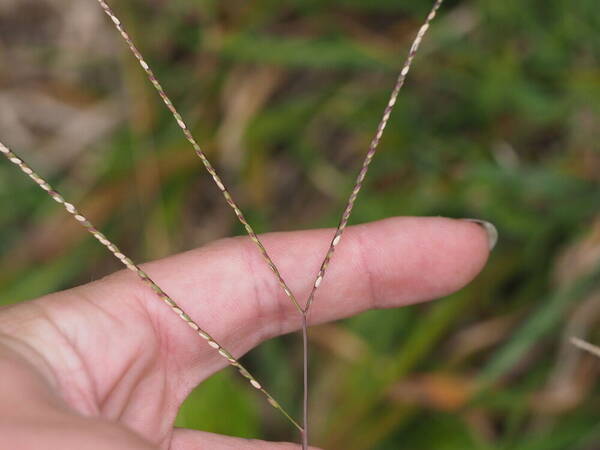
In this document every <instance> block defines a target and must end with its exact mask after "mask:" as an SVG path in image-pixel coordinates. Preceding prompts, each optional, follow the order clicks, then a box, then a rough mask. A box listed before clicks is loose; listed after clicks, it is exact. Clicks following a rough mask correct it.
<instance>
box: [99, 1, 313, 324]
mask: <svg viewBox="0 0 600 450" xmlns="http://www.w3.org/2000/svg"><path fill="white" fill-rule="evenodd" d="M98 3H99V4H100V7H101V8H102V9H103V10H104V12H105V13H106V15H107V16H108V17H110V19H111V20H112V22H113V23H114V25H115V28H116V29H117V31H118V32H119V34H120V35H121V37H122V38H123V40H124V41H125V43H126V44H127V47H129V50H131V53H133V56H135V58H136V59H137V60H138V62H139V64H140V66H141V67H142V69H144V72H146V76H147V77H148V80H149V81H150V83H151V84H152V86H153V87H154V89H155V90H156V92H157V93H158V95H159V96H160V98H161V99H162V101H163V103H164V104H165V106H166V107H167V109H168V110H169V111H170V112H171V115H172V116H173V118H174V119H175V122H177V125H178V126H179V128H181V130H182V132H183V134H184V136H185V138H186V139H187V141H188V142H189V143H190V144H191V145H192V148H193V149H194V152H195V153H196V155H198V157H199V158H200V160H201V161H202V164H204V167H205V168H206V171H207V172H208V173H209V174H210V176H211V177H212V179H213V181H214V182H215V184H216V185H217V187H218V188H219V190H220V191H221V193H222V194H223V197H224V198H225V201H226V202H227V204H228V205H229V206H230V207H231V209H233V212H234V213H235V215H236V217H237V218H238V220H239V221H240V223H241V224H242V225H243V226H244V228H245V229H246V232H247V233H248V235H249V236H250V239H251V240H252V242H254V244H255V245H256V246H257V247H258V249H259V251H260V253H261V255H262V257H263V259H264V260H265V261H266V263H267V265H268V266H269V268H270V269H271V271H272V272H273V274H274V275H275V277H277V281H278V282H279V285H280V286H281V288H282V289H283V291H284V292H285V294H286V295H287V297H288V298H289V299H290V301H291V302H292V303H293V304H294V306H295V307H296V309H297V310H298V312H300V313H301V312H302V307H301V306H300V304H299V303H298V301H297V300H296V297H295V296H294V294H293V293H292V291H291V290H290V288H289V287H288V286H287V284H286V282H285V281H284V279H283V277H282V276H281V273H280V272H279V269H278V268H277V266H276V265H275V263H274V262H273V260H272V259H271V257H270V256H269V253H268V252H267V249H266V248H265V247H264V245H263V243H262V242H261V241H260V239H259V237H258V235H257V234H256V233H255V232H254V229H253V228H252V225H250V223H249V222H248V221H247V220H246V217H245V216H244V213H243V212H242V210H241V209H240V208H239V206H238V205H237V203H236V202H235V201H234V200H233V197H232V196H231V194H230V192H229V190H228V189H227V188H226V187H225V184H224V183H223V180H222V179H221V177H220V176H219V174H217V171H216V170H215V169H214V167H213V166H212V164H211V162H210V161H209V160H208V158H207V157H206V155H205V154H204V152H203V151H202V148H201V147H200V145H199V144H198V142H197V141H196V138H194V136H193V135H192V133H191V131H190V130H189V127H188V126H187V124H186V123H185V121H184V120H183V117H181V114H179V111H177V109H176V108H175V106H174V105H173V102H172V101H171V99H170V98H169V96H168V95H167V93H166V92H165V90H164V89H163V87H162V85H161V84H160V82H159V81H158V79H157V78H156V76H155V75H154V72H153V71H152V69H151V68H150V66H149V65H148V63H147V62H146V61H145V60H144V57H143V56H142V54H141V53H140V51H139V50H138V49H137V47H136V46H135V44H134V43H133V40H132V39H131V37H130V36H129V33H127V31H126V30H125V28H124V27H123V25H122V23H121V21H120V20H119V19H118V18H117V16H116V15H115V13H114V11H113V10H112V9H111V8H110V6H108V4H107V3H106V2H105V1H104V0H98Z"/></svg>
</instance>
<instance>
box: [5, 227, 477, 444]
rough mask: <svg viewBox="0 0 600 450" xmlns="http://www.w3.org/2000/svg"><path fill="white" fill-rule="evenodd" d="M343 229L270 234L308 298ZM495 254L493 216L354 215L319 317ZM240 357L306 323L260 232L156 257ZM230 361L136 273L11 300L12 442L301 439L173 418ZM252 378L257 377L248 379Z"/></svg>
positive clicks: (447, 281) (438, 280)
mask: <svg viewBox="0 0 600 450" xmlns="http://www.w3.org/2000/svg"><path fill="white" fill-rule="evenodd" d="M331 236H332V230H310V231H301V232H288V233H271V234H266V235H264V236H262V237H261V239H262V240H263V242H264V243H265V246H266V247H267V249H268V250H269V252H270V254H271V255H272V257H273V259H274V261H275V262H276V263H277V264H278V266H279V268H280V270H281V272H282V274H283V276H284V277H285V278H286V280H289V284H290V287H291V288H292V290H294V292H295V293H296V295H297V297H298V298H299V299H302V298H306V296H307V295H308V293H309V291H310V288H311V286H312V283H313V282H314V279H313V278H314V274H315V273H316V271H317V268H318V266H319V264H320V262H321V258H322V256H323V254H324V252H325V251H326V249H327V244H328V242H329V239H331ZM487 257H488V241H487V235H486V233H485V231H484V230H483V228H481V227H480V226H478V225H476V224H474V223H470V222H466V221H461V220H453V219H444V218H392V219H386V220H382V221H378V222H373V223H369V224H365V225H359V226H354V227H350V228H348V230H347V232H346V233H345V234H344V239H343V240H342V243H341V244H340V245H339V247H338V250H337V252H336V255H335V257H334V260H333V263H332V265H331V268H330V270H329V271H328V273H327V275H326V277H325V279H324V281H323V283H322V285H321V287H320V289H319V292H318V294H317V297H316V299H315V302H314V304H313V307H312V309H311V312H310V324H311V325H315V324H319V323H324V322H329V321H332V320H337V319H341V318H344V317H349V316H352V315H355V314H359V313H360V312H363V311H365V310H368V309H374V308H395V307H400V306H404V305H408V304H411V303H416V302H422V301H427V300H430V299H433V298H438V297H441V296H445V295H448V294H450V293H452V292H454V291H456V290H458V289H460V288H462V287H463V286H464V285H465V284H467V283H468V282H469V281H471V280H472V279H473V278H474V277H475V276H476V275H477V274H478V273H479V271H480V270H481V269H482V267H483V266H484V264H485V262H486V260H487ZM143 268H144V270H145V271H146V272H147V273H148V274H149V275H150V276H151V277H152V278H153V279H154V280H155V281H156V282H157V283H158V284H159V285H160V286H161V287H163V289H164V290H165V291H166V292H167V293H169V294H170V295H171V296H172V298H173V299H175V300H176V301H177V302H178V303H179V304H180V305H181V306H182V307H183V308H184V309H185V310H186V311H187V312H188V313H189V314H190V316H192V317H193V318H194V319H196V321H197V322H198V323H199V324H200V326H202V327H203V328H205V329H206V330H207V331H208V332H209V333H211V334H212V335H213V336H215V338H216V339H217V340H218V341H219V342H221V343H222V344H223V345H224V346H225V347H226V348H227V349H228V350H230V351H231V352H232V353H233V354H234V355H235V356H236V357H240V356H241V355H243V354H244V353H246V352H248V351H249V350H250V349H251V348H253V347H255V346H256V345H258V344H260V343H261V342H263V341H264V340H266V339H270V338H272V337H275V336H278V335H281V334H285V333H289V332H292V331H295V330H297V329H298V328H299V326H300V324H301V318H300V316H299V315H298V313H297V311H296V310H295V309H294V307H293V305H292V304H291V302H290V301H289V299H288V298H287V297H286V296H285V294H284V293H283V292H282V291H281V289H280V287H279V286H278V284H277V282H276V280H275V278H274V276H273V274H272V273H271V272H270V271H269V269H268V268H267V267H266V265H265V264H264V262H263V261H262V259H261V257H260V255H259V254H258V252H257V251H256V250H255V248H254V247H253V244H252V243H251V242H250V241H249V240H248V239H247V238H230V239H224V240H220V241H217V242H215V243H212V244H210V245H207V246H205V247H202V248H199V249H196V250H192V251H189V252H186V253H182V254H178V255H175V256H171V257H168V258H165V259H162V260H159V261H155V262H151V263H148V264H145V265H144V266H143ZM226 365H227V364H226V361H225V360H224V359H223V358H222V357H220V356H219V355H218V354H217V353H216V352H215V351H214V350H213V349H211V348H210V347H209V346H207V345H206V343H205V342H203V341H202V340H201V339H200V338H199V337H198V336H197V335H195V334H194V332H193V330H191V329H189V328H188V327H187V326H186V325H185V324H184V323H183V322H182V321H181V320H180V319H179V318H178V317H177V316H175V314H173V313H172V312H170V311H169V309H168V308H167V307H166V306H165V305H164V304H163V303H161V302H160V301H158V300H157V298H156V297H155V296H154V294H153V293H152V291H151V290H150V289H149V288H147V287H146V286H145V285H144V284H142V283H141V282H140V281H139V280H138V279H137V278H136V277H135V275H133V274H132V273H130V272H128V271H121V272H117V273H115V274H112V275H110V276H108V277H106V278H104V279H102V280H99V281H96V282H93V283H90V284H86V285H83V286H79V287H76V288H74V289H69V290H67V291H64V292H58V293H53V294H50V295H47V296H44V297H42V298H39V299H36V300H32V301H29V302H25V303H21V304H19V305H16V306H13V307H9V308H5V309H2V310H0V373H2V382H1V383H0V418H1V420H0V446H1V447H2V448H10V449H14V450H29V449H36V450H37V449H40V448H57V449H58V448H65V449H70V448H77V449H79V450H88V449H90V450H91V449H93V450H101V449H115V448H123V449H125V448H126V449H139V450H156V449H171V450H200V449H207V450H225V449H264V450H284V449H288V448H289V449H292V448H298V444H288V443H269V442H263V441H258V440H246V439H238V438H233V437H228V436H220V435H215V434H211V433H205V432H201V431H194V430H184V429H174V428H173V421H174V419H175V416H176V414H177V411H178V408H179V406H180V405H181V403H182V401H183V400H184V399H185V398H186V396H187V395H188V394H189V393H190V392H191V390H192V389H193V388H194V387H195V386H197V385H198V384H199V383H201V382H202V381H203V380H204V379H206V378H207V377H209V376H210V375H211V374H213V373H215V372H216V371H219V370H221V369H223V368H224V367H225V366H226ZM249 389H251V388H250V387H249Z"/></svg>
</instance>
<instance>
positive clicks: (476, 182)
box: [0, 0, 600, 450]
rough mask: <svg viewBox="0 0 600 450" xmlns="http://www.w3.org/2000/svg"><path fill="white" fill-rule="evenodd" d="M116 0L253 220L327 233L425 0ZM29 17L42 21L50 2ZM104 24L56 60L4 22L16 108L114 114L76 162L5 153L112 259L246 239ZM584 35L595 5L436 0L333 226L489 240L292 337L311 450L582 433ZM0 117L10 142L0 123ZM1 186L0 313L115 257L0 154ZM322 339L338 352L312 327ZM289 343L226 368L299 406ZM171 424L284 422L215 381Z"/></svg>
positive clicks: (592, 410)
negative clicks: (470, 270) (474, 263)
mask: <svg viewBox="0 0 600 450" xmlns="http://www.w3.org/2000/svg"><path fill="white" fill-rule="evenodd" d="M89 3H90V4H89V6H86V8H90V9H93V8H96V5H95V2H92V1H90V2H89ZM38 7H39V6H38ZM114 7H115V8H116V10H117V12H118V13H119V14H120V15H121V16H122V17H123V20H124V22H125V23H127V24H128V27H129V29H130V30H131V31H132V34H133V35H134V37H135V40H136V42H138V43H139V46H140V48H141V49H142V51H143V53H144V55H145V56H146V59H147V60H148V61H149V62H150V63H151V65H152V66H153V67H154V68H155V70H156V73H157V75H158V77H159V79H161V80H162V81H163V84H164V86H165V88H166V90H167V91H168V92H169V93H170V94H171V95H172V97H173V99H174V101H175V103H176V104H177V105H179V108H180V110H181V112H182V113H183V115H184V116H185V117H187V118H188V121H189V123H190V124H192V125H193V126H192V128H193V131H194V133H195V135H196V136H197V138H198V140H199V141H200V142H201V143H202V145H203V147H204V149H205V151H206V152H207V153H208V155H209V156H210V157H211V159H213V161H214V162H215V163H216V165H217V166H218V167H219V169H220V170H221V172H222V173H223V174H224V178H225V179H226V180H227V182H228V184H229V185H230V186H232V188H233V189H232V190H233V191H234V194H235V196H236V198H239V199H240V202H241V204H242V206H243V209H244V210H245V211H246V212H247V215H248V217H249V218H250V219H251V222H252V223H253V224H254V225H256V227H257V229H258V230H260V231H261V232H264V231H269V230H285V229H297V228H309V227H314V226H334V225H335V224H336V223H337V217H338V215H339V213H340V211H341V208H342V207H343V204H344V202H345V199H346V196H347V194H348V191H349V189H350V186H351V184H352V182H353V179H354V176H355V172H356V170H357V167H358V165H359V163H360V161H361V158H362V156H363V155H364V152H365V149H366V147H367V145H368V142H369V140H370V138H371V136H372V134H373V133H374V130H375V127H376V125H377V122H378V120H379V118H380V115H381V112H382V109H383V106H384V105H385V102H386V100H387V96H388V95H389V90H390V89H391V87H392V85H393V81H394V78H395V76H396V71H397V70H398V69H399V68H400V66H401V63H402V61H403V58H404V54H405V53H406V51H407V47H408V45H409V43H410V39H411V37H412V36H413V35H414V33H415V32H416V29H417V27H418V25H419V24H420V22H421V21H422V20H423V18H424V16H425V14H426V13H427V11H428V9H429V7H430V2H429V1H423V0H419V1H416V0H415V1H408V0H369V1H363V0H327V1H324V0H319V1H316V0H312V1H299V0H285V1H277V2H276V1H272V0H254V1H251V2H248V1H228V2H217V1H214V0H210V1H209V0H205V1H195V2H194V1H188V0H176V1H170V2H159V1H147V0H143V1H142V0H130V1H126V2H120V4H118V5H117V4H115V5H114ZM43 11H46V10H43ZM0 14H4V15H5V16H6V17H10V14H23V12H16V13H15V12H11V10H10V9H8V11H4V10H3V11H2V12H0ZM57 16H58V17H59V18H58V19H57V18H56V17H57ZM41 17H42V19H40V20H55V21H56V20H58V21H59V22H60V14H59V13H56V14H55V15H52V16H51V15H50V14H47V11H46V12H45V13H44V14H42V15H41ZM48 17H52V19H48ZM103 20H104V19H103V18H101V20H100V21H99V22H98V23H100V24H101V25H100V28H99V30H100V31H99V32H98V34H95V35H94V43H96V44H97V45H98V48H100V47H102V46H107V48H109V49H112V50H111V51H109V52H108V53H102V52H100V51H98V53H94V51H93V50H92V51H90V50H86V51H85V52H83V51H82V52H80V53H77V52H75V54H74V56H73V61H69V62H68V65H66V64H67V63H65V62H64V60H61V61H59V62H56V58H57V57H58V56H60V55H62V54H63V52H65V51H66V50H65V49H64V48H62V47H61V46H60V45H58V44H56V45H54V44H53V41H52V39H51V38H53V36H54V35H53V34H52V33H53V31H44V29H43V28H36V31H35V33H48V34H47V35H45V36H46V40H44V41H43V42H44V43H40V42H41V41H37V40H35V39H34V38H33V37H32V35H31V34H27V27H28V26H29V27H30V26H32V25H31V24H30V23H29V22H28V21H26V20H23V21H18V20H17V21H16V22H15V23H16V24H17V25H15V26H19V27H22V28H23V30H22V36H21V35H18V33H17V37H16V38H15V37H14V36H15V33H11V35H10V38H9V35H8V31H3V30H2V29H1V28H0V42H2V45H3V46H4V47H3V49H4V50H7V49H9V48H16V47H18V48H19V49H21V50H22V54H21V53H19V54H17V55H16V56H15V55H12V56H11V54H9V53H6V54H5V56H4V60H5V62H6V61H12V64H11V65H7V64H3V67H2V68H1V69H0V89H1V90H2V91H9V90H12V89H18V92H19V93H21V94H22V95H21V97H19V98H24V97H23V96H24V95H25V94H23V93H27V92H34V93H35V92H39V91H40V90H43V91H44V92H46V93H47V92H51V93H52V96H53V97H54V99H55V100H57V101H58V100H60V101H64V102H65V103H66V104H69V105H71V106H72V105H77V107H78V108H81V109H82V110H84V109H86V108H92V107H94V105H98V104H100V103H102V102H106V101H113V102H116V103H117V104H119V105H121V108H122V109H123V111H125V113H124V117H123V119H122V120H121V121H120V122H118V124H117V125H115V126H114V127H113V128H111V131H110V132H109V133H106V134H103V135H102V136H101V137H100V138H98V139H97V140H95V141H94V142H93V143H90V144H89V145H86V146H84V148H83V149H82V151H81V152H79V153H77V154H76V155H75V156H69V157H65V158H63V157H61V153H60V152H61V150H60V146H57V147H56V150H54V153H49V154H46V155H45V156H46V159H44V158H43V157H42V156H44V155H40V153H39V152H40V150H39V146H36V145H33V144H31V145H29V146H27V145H26V144H24V146H23V147H22V148H17V147H15V150H16V151H19V152H21V153H22V154H24V155H30V156H31V159H33V160H34V161H35V160H36V157H37V158H38V159H37V160H38V161H53V160H54V159H56V158H58V159H57V160H59V161H61V163H60V164H58V163H57V164H52V170H51V171H49V170H48V169H47V167H46V166H45V165H43V164H42V165H38V166H37V167H38V168H39V170H40V172H41V173H48V174H49V175H50V178H51V180H52V181H53V182H55V183H56V184H57V186H58V187H59V188H60V189H61V190H62V191H63V192H64V193H65V194H66V195H67V196H68V197H71V198H75V200H78V201H79V200H80V203H81V204H82V206H83V210H84V211H86V212H89V214H90V216H91V217H92V218H93V220H95V221H96V222H97V224H98V226H99V227H100V228H101V229H102V230H104V231H105V232H106V234H108V235H110V236H111V237H112V238H113V239H114V240H115V241H116V242H118V243H119V244H120V245H122V247H123V248H124V249H126V250H127V251H128V252H129V254H131V255H132V256H133V257H134V259H137V260H148V259H153V258H158V257H161V256H164V255H167V254H170V253H174V252H178V251H182V250H185V249H188V248H192V247H196V246H199V245H202V244H203V243H205V242H208V241H210V240H212V239H216V238H219V237H222V236H226V235H231V234H242V229H241V228H240V226H239V225H238V224H237V222H236V221H235V220H234V219H235V218H234V216H233V215H232V214H230V212H229V211H228V210H227V207H226V205H225V204H224V202H222V201H221V199H220V198H218V195H217V190H216V189H215V188H214V186H212V184H211V181H210V180H209V179H208V177H207V176H206V174H205V173H204V172H203V169H202V168H201V165H200V164H199V162H197V161H196V160H195V157H194V155H193V152H192V151H191V149H189V148H188V147H187V145H186V142H185V141H184V140H183V139H182V137H181V135H180V131H179V129H178V128H177V126H176V124H174V123H173V121H172V119H171V118H170V117H169V116H168V114H167V113H166V112H165V110H164V108H163V107H162V105H161V104H160V102H159V99H158V98H157V97H156V96H155V94H154V92H152V90H151V87H150V86H149V85H148V84H147V83H146V82H145V80H144V79H143V76H142V74H141V72H140V70H139V67H138V66H137V64H136V63H135V61H134V60H133V59H132V58H131V57H130V55H129V54H128V53H127V52H126V50H125V49H124V47H123V46H122V45H121V44H120V43H119V42H118V41H117V40H116V38H115V36H114V34H113V30H111V29H110V26H109V24H108V23H105V22H103ZM1 23H8V22H6V21H5V22H1V21H0V24H1ZM6 30H8V28H6ZM40 30H41V31H40ZM599 30H600V9H599V7H598V2H597V0H580V1H577V2H572V1H568V0H547V1H544V2H542V1H537V0H527V1H516V0H503V1H497V0H474V1H458V0H454V1H448V2H447V4H445V6H444V7H443V8H442V10H441V15H440V17H439V20H437V21H436V22H435V23H434V24H433V26H432V29H431V33H430V35H428V37H427V38H426V40H425V43H424V46H423V49H422V52H421V53H420V54H419V56H418V57H417V59H416V61H415V64H414V68H413V70H412V71H411V73H410V76H409V78H408V82H407V85H406V86H405V88H404V90H403V92H402V94H401V96H400V100H399V102H398V105H397V108H396V111H395V113H394V114H393V116H392V121H391V122H390V126H389V127H388V129H387V131H386V134H385V137H384V140H383V142H382V145H381V151H380V153H379V154H378V155H377V157H376V159H375V160H374V162H373V166H372V169H371V172H370V174H369V177H368V182H367V183H366V186H365V189H364V190H363V192H362V193H361V195H360V197H359V201H358V202H357V206H356V209H355V213H354V216H353V222H354V223H360V222H366V221H371V220H376V219H379V218H383V217H388V216H393V215H446V216H451V217H477V218H483V219H487V220H490V221H491V222H493V223H494V224H496V226H497V227H498V229H499V232H500V242H499V245H498V246H497V248H496V249H495V250H494V254H493V256H492V258H491V260H490V262H489V264H488V266H487V268H486V269H485V270H484V272H483V273H482V274H481V275H480V276H479V278H478V279H477V280H476V281H475V282H474V283H472V284H471V285H470V286H469V287H467V288H465V289H463V290H462V291H461V292H459V293H457V294H455V295H453V296H451V297H449V298H446V299H443V300H440V301H437V302H434V303H431V304H429V305H419V306H412V307H407V308H403V309H401V310H397V311H391V312H390V311H385V312H383V311H373V312H369V313H367V314H363V315H361V316H359V317H356V318H353V319H350V320H347V321H344V322H342V323H339V324H335V325H333V326H331V327H329V328H327V327H322V328H317V329H315V330H314V331H313V335H314V336H315V338H314V342H313V348H314V351H313V357H312V358H313V362H312V374H311V377H312V385H313V389H312V392H313V398H312V402H311V403H312V414H313V417H314V418H313V424H314V425H313V427H314V432H313V437H314V444H315V445H320V446H322V447H324V448H327V449H344V450H359V449H380V450H385V449H399V448H406V449H409V448H410V449H437V450H443V449H485V450H492V449H494V450H496V449H498V450H499V449H503V450H509V449H510V450H537V449H539V450H550V449H557V450H558V449H573V450H575V449H581V450H584V449H586V450H592V449H597V448H600V447H599V446H600V426H599V425H598V422H597V416H598V413H600V408H599V407H598V405H599V404H600V403H599V402H600V392H599V389H598V387H597V385H598V383H597V380H598V378H597V376H598V369H599V367H600V365H599V364H600V362H598V361H595V360H594V359H593V357H591V356H588V355H582V354H580V353H579V351H578V350H575V349H574V348H570V347H569V345H568V343H567V342H566V338H567V337H568V336H569V333H579V335H580V336H581V337H583V338H585V339H587V340H590V341H591V342H598V341H599V340H600V332H599V327H598V325H599V324H600V307H598V306H596V307H595V308H594V306H595V305H597V304H598V303H600V300H599V297H600V291H599V290H598V287H599V286H598V271H599V270H600V266H599V264H600V215H599V212H600V201H599V200H600V185H599V181H600V33H599V32H598V31H599ZM35 33H34V35H35ZM56 33H58V31H56ZM19 36H20V37H19ZM19 39H20V40H19ZM59 41H60V40H59V39H56V42H59ZM91 48H92V49H93V48H94V47H93V46H92V47H91ZM27 51H29V52H30V54H29V53H27ZM24 54H25V55H29V56H28V57H25V56H23V55H24ZM0 55H1V53H0ZM6 55H8V56H6ZM11 57H14V59H13V60H11V59H10V58H11ZM15 61H16V62H15ZM19 64H21V65H32V66H35V67H37V69H36V70H37V71H38V73H42V74H44V76H39V75H38V76H32V75H30V76H19V77H16V76H14V75H13V74H12V73H11V70H10V69H11V68H12V69H13V70H17V71H18V67H19ZM89 127H93V124H90V125H89ZM0 128H1V131H2V132H3V133H8V132H13V131H11V130H13V128H10V129H9V128H8V126H7V125H6V123H3V122H2V121H0ZM85 131H86V130H82V132H85ZM30 132H31V135H32V137H31V139H30V141H26V140H25V141H23V142H31V143H44V142H47V141H48V140H50V139H51V138H53V136H52V130H44V132H43V133H41V132H40V130H38V129H35V127H33V126H32V127H30ZM63 139H65V142H68V136H67V137H63ZM9 144H10V142H9ZM36 152H37V153H36ZM0 202H1V204H2V205H3V208H2V209H0V236H2V239H1V240H0V269H1V270H0V296H1V297H0V303H1V304H9V303H14V302H17V301H21V300H25V299H28V298H32V297H35V296H38V295H41V294H44V293H46V292H51V291H54V290H57V289H61V288H67V287H69V286H72V285H74V284H76V283H82V282H86V281H89V280H91V279H95V278H97V277H99V276H101V275H103V274H105V273H108V272H110V271H112V270H115V269H117V268H118V266H117V265H116V263H114V262H113V261H112V259H111V257H110V255H108V254H105V253H104V252H103V251H102V249H100V248H98V246H97V245H96V244H95V243H94V242H92V239H91V238H90V237H88V236H86V235H85V234H83V232H82V231H80V230H78V229H77V228H76V226H75V225H73V226H72V227H71V225H70V224H69V222H68V218H65V217H64V214H63V211H61V210H60V208H58V207H56V206H55V205H53V204H52V203H51V202H50V201H49V200H48V199H47V198H46V197H45V196H44V195H43V194H42V193H41V192H39V191H38V189H37V188H36V187H34V186H32V185H31V184H30V183H29V181H27V180H26V179H25V178H24V177H22V175H21V174H19V173H17V172H16V171H15V170H14V169H13V168H12V167H9V165H8V164H0ZM334 262H335V263H336V264H343V261H334ZM331 332H335V336H337V339H338V340H339V342H337V341H336V342H337V343H338V344H339V345H341V346H344V348H346V351H345V352H343V354H338V353H337V352H336V350H335V349H336V346H325V345H323V342H322V340H319V336H321V335H322V334H323V333H331ZM298 344H299V342H298V339H296V338H295V337H290V336H288V337H284V338H280V339H278V340H274V341H272V342H269V343H267V344H265V345H264V346H263V347H261V348H259V349H257V350H255V351H253V352H252V353H251V354H250V355H248V356H247V358H246V359H247V363H248V365H249V366H250V367H251V368H252V369H254V371H255V372H256V373H257V375H258V376H259V378H260V379H262V380H264V382H265V384H266V385H267V386H269V387H271V390H272V391H273V392H274V393H275V394H276V396H277V397H278V398H279V399H280V400H282V402H283V403H284V404H286V405H287V406H288V407H289V408H290V409H291V410H292V411H295V413H296V414H299V405H300V395H301V392H300V378H299V373H300V372H299V371H298V368H299V362H300V360H299V358H300V353H299V352H300V347H299V345H298ZM290 348H292V349H294V350H293V351H290V350H289V349H290ZM348 355H351V356H348ZM216 411H218V412H219V414H215V412H216ZM178 424H179V425H182V426H188V427H197V428H200V429H205V430H212V431H217V432H222V433H229V434H234V435H240V436H248V437H251V436H252V437H256V436H262V437H266V438H272V439H288V440H291V439H295V438H296V437H295V435H294V430H291V429H289V427H288V426H287V424H286V423H285V422H284V421H282V420H280V419H279V417H278V416H277V415H276V413H275V412H273V411H271V410H269V409H268V408H265V407H264V405H263V403H262V399H261V398H260V397H258V396H257V395H255V394H254V393H253V392H249V389H248V387H247V386H246V384H245V383H244V382H243V381H242V380H240V379H238V378H236V377H235V376H233V374H232V373H229V372H227V373H221V374H219V375H217V376H215V377H214V378H213V379H210V380H208V381H207V382H206V383H205V384H204V385H202V386H201V387H199V388H198V390H197V391H196V392H194V393H193V394H192V396H191V397H190V399H189V400H188V402H186V404H185V405H184V407H183V408H182V412H181V415H180V417H179V419H178Z"/></svg>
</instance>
